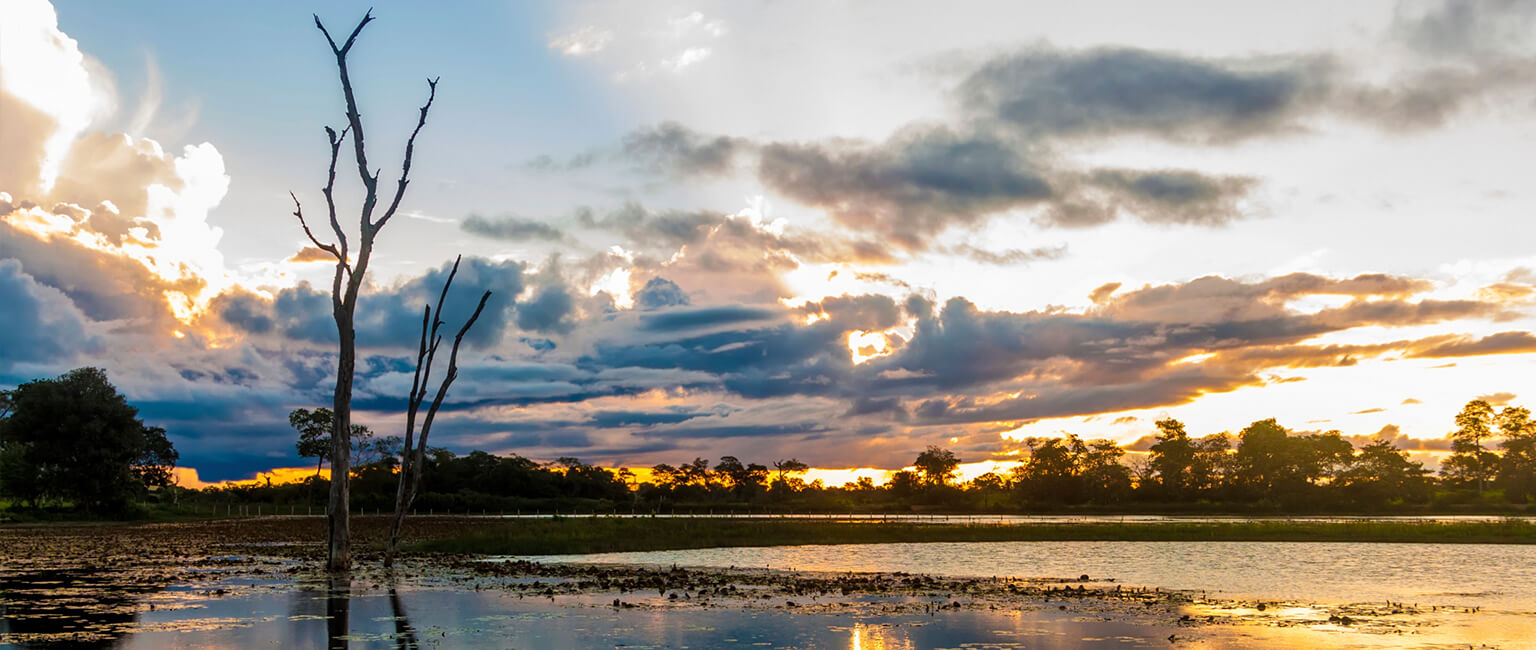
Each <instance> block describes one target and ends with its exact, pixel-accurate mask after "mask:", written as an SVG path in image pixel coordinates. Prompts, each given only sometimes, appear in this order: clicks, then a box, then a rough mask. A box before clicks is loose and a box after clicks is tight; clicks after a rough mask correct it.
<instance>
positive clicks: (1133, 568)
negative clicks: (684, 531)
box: [529, 542, 1536, 613]
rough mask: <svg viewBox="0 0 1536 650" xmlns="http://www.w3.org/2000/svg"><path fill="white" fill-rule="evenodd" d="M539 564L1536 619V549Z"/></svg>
mask: <svg viewBox="0 0 1536 650" xmlns="http://www.w3.org/2000/svg"><path fill="white" fill-rule="evenodd" d="M529 559H533V560H535V561H539V562H593V563H620V564H660V565H672V564H677V565H681V566H703V567H728V566H736V567H770V568H777V569H796V570H802V571H887V572H893V571H904V572H908V573H926V574H931V575H949V576H1010V577H1055V578H1076V577H1078V576H1081V575H1084V574H1086V575H1088V576H1090V578H1092V579H1093V580H1095V581H1102V580H1104V579H1110V578H1112V579H1114V580H1115V581H1117V582H1120V583H1123V584H1129V585H1144V586H1156V587H1162V588H1164V589H1187V590H1197V591H1198V590H1204V591H1206V592H1208V593H1209V594H1211V595H1212V596H1219V597H1228V598H1260V599H1270V600H1303V601H1310V602H1318V603H1366V602H1384V601H1388V600H1391V601H1394V602H1404V603H1408V604H1415V603H1417V604H1418V605H1422V606H1425V607H1428V606H1459V607H1481V608H1484V609H1488V610H1501V611H1508V612H1518V613H1536V545H1505V544H1374V543H1358V542H1339V543H1324V542H1316V543H1296V542H957V543H925V544H847V545H823V546H777V547H765V548H713V549H698V550H688V551H658V552H647V553H603V554H595V555H558V556H540V557H533V558H529Z"/></svg>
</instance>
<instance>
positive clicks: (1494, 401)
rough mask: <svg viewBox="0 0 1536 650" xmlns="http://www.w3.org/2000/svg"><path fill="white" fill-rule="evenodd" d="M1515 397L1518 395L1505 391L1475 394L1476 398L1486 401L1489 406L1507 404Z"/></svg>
mask: <svg viewBox="0 0 1536 650" xmlns="http://www.w3.org/2000/svg"><path fill="white" fill-rule="evenodd" d="M1516 397H1519V396H1518V395H1515V394H1514V393H1511V392H1507V391H1505V392H1499V393H1491V394H1488V395H1478V396H1477V398H1478V399H1480V400H1483V401H1484V402H1487V403H1488V404H1489V405H1490V406H1508V405H1509V403H1510V402H1513V401H1515V398H1516Z"/></svg>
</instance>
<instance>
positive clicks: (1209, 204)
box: [1062, 169, 1257, 226]
mask: <svg viewBox="0 0 1536 650" xmlns="http://www.w3.org/2000/svg"><path fill="white" fill-rule="evenodd" d="M1088 182H1089V184H1090V185H1092V186H1094V187H1096V188H1097V189H1100V190H1103V191H1105V192H1107V193H1108V194H1109V195H1110V197H1112V198H1111V201H1113V202H1114V204H1117V205H1115V207H1116V208H1117V209H1124V210H1127V211H1129V212H1131V213H1132V214H1134V215H1136V217H1137V218H1139V219H1141V220H1142V221H1145V222H1147V223H1158V224H1186V225H1200V226H1219V225H1224V224H1227V223H1230V222H1232V221H1235V220H1237V219H1241V218H1243V216H1244V215H1243V213H1242V212H1241V211H1240V210H1239V209H1238V201H1239V200H1241V199H1242V198H1243V197H1244V196H1246V195H1247V194H1248V193H1249V191H1250V190H1251V189H1252V188H1253V186H1254V185H1255V184H1256V183H1257V181H1255V180H1254V179H1253V178H1248V177H1237V176H1225V177H1212V176H1207V175H1204V174H1200V173H1197V172H1192V171H1187V170H1158V171H1137V170H1123V169H1114V170H1110V169H1105V170H1099V171H1095V172H1093V173H1092V174H1091V175H1090V180H1089V181H1088ZM1062 225H1068V224H1062Z"/></svg>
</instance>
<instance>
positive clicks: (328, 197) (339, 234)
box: [322, 126, 351, 257]
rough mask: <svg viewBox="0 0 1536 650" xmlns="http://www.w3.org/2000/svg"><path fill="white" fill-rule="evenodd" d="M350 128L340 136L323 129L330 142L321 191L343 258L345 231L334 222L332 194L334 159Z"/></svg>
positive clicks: (339, 224) (345, 129)
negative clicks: (329, 156) (327, 162)
mask: <svg viewBox="0 0 1536 650" xmlns="http://www.w3.org/2000/svg"><path fill="white" fill-rule="evenodd" d="M350 128H351V127H344V128H342V130H341V134H340V135H337V134H336V129H333V128H331V127H329V126H327V127H325V136H326V138H327V139H329V140H330V141H331V165H330V167H329V168H327V170H326V178H325V189H324V190H322V191H323V192H324V193H325V207H326V208H328V209H329V212H330V216H331V230H332V231H334V232H335V233H336V239H337V241H338V242H340V243H341V254H342V256H343V257H345V256H346V254H347V231H345V230H343V229H342V227H341V222H340V221H337V220H336V197H335V195H334V193H333V192H334V190H335V189H336V159H337V158H338V157H340V155H341V142H342V141H343V140H346V139H347V131H348V130H349V129H350Z"/></svg>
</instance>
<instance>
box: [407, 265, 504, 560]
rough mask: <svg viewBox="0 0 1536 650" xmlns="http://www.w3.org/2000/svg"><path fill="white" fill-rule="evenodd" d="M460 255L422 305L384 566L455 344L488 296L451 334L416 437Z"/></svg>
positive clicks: (450, 375)
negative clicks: (433, 300) (432, 298)
mask: <svg viewBox="0 0 1536 650" xmlns="http://www.w3.org/2000/svg"><path fill="white" fill-rule="evenodd" d="M462 257H463V256H460V257H458V258H455V259H454V260H453V270H451V271H449V272H448V280H447V281H446V282H444V283H443V292H442V293H440V294H438V296H437V308H436V309H433V308H432V307H431V306H428V307H425V308H423V312H422V314H421V344H420V346H419V347H418V348H417V351H416V375H415V377H414V378H413V379H411V397H410V401H409V403H408V404H407V407H406V412H405V447H404V449H402V450H401V452H400V478H399V482H398V484H397V485H396V487H395V516H394V518H393V519H392V520H390V524H389V546H388V547H387V548H386V549H385V551H384V566H386V567H389V566H394V564H395V550H396V547H397V546H398V545H399V543H400V527H401V526H402V525H403V524H404V523H405V513H407V512H410V510H411V503H413V502H414V501H415V500H416V491H417V490H419V489H421V470H422V466H423V464H424V463H425V462H426V455H427V435H428V434H430V433H431V432H432V421H433V420H434V419H436V418H437V410H438V409H439V408H441V407H442V405H443V398H444V397H447V396H448V387H449V386H451V385H453V380H454V379H456V378H457V377H458V376H459V344H460V343H462V342H463V341H464V335H465V334H467V333H469V328H471V327H473V326H474V325H475V321H476V320H479V318H480V312H481V311H482V310H484V309H485V301H486V300H489V299H490V297H491V292H489V291H487V292H485V293H484V294H482V295H481V296H480V304H478V305H476V306H475V313H474V314H471V315H470V317H469V320H467V321H465V322H464V326H463V327H460V328H459V333H458V334H456V335H454V337H453V348H452V349H451V351H450V352H449V353H448V372H446V373H444V375H443V381H442V382H441V383H440V384H438V387H437V393H436V394H435V395H433V397H432V404H431V405H430V406H428V407H427V415H426V417H425V418H423V419H422V421H421V436H420V437H416V416H417V415H418V414H419V413H420V412H421V404H422V402H424V401H426V399H427V386H428V385H429V384H430V383H431V381H432V363H433V361H435V360H436V359H437V348H438V346H439V345H440V344H442V342H443V337H442V335H440V334H438V333H437V331H438V328H440V327H442V326H443V324H444V323H443V300H444V299H446V298H447V297H448V287H451V286H453V276H455V275H458V273H459V260H460V259H461V258H462Z"/></svg>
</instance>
